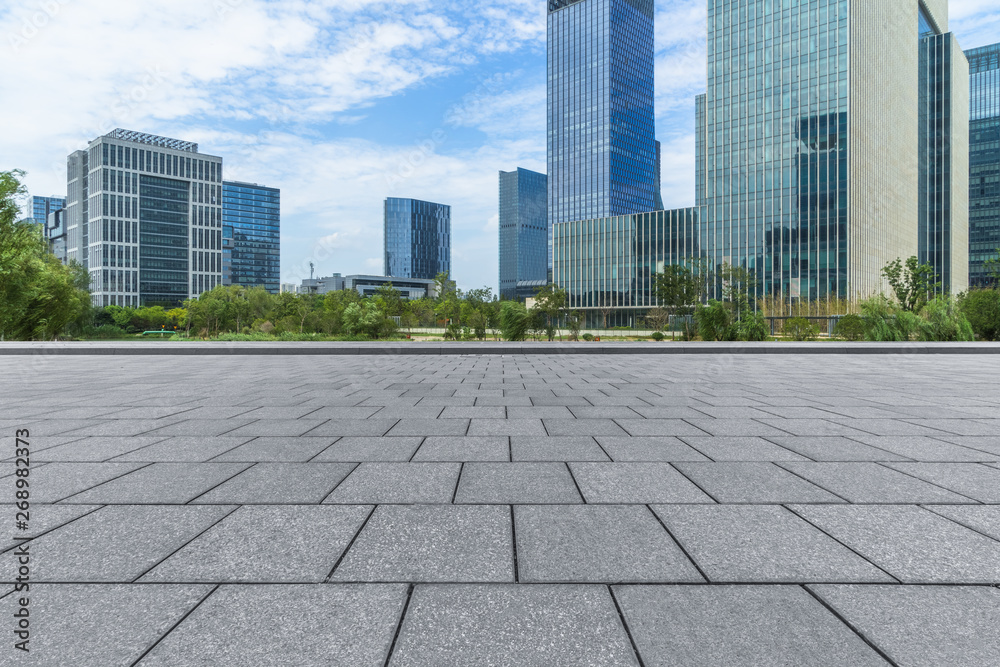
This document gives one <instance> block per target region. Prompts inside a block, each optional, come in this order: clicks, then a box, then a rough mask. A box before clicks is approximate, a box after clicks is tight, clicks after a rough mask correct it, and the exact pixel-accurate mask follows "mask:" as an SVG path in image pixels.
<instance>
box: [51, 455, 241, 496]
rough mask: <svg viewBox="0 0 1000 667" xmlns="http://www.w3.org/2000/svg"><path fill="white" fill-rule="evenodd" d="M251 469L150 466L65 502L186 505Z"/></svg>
mask: <svg viewBox="0 0 1000 667" xmlns="http://www.w3.org/2000/svg"><path fill="white" fill-rule="evenodd" d="M122 465H125V464H122ZM250 465H251V464H249V463H153V464H150V465H148V466H146V467H144V468H141V469H140V470H136V471H135V472H130V473H129V474H127V475H122V476H121V477H117V478H115V479H113V480H111V481H108V482H105V483H104V484H101V485H98V486H94V487H93V488H90V489H88V490H87V491H83V492H81V493H78V494H76V495H74V496H72V497H70V498H67V499H65V500H64V502H67V503H100V504H114V505H144V504H151V505H157V504H177V503H186V502H188V501H190V500H194V499H195V498H197V497H198V496H200V495H201V494H203V493H205V492H206V491H208V490H209V489H211V488H212V487H214V486H216V485H218V484H221V483H223V482H224V481H226V480H227V479H229V478H230V477H233V476H235V475H237V474H239V473H240V472H242V471H243V470H246V469H247V468H249V467H250Z"/></svg>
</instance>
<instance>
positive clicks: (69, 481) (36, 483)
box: [12, 463, 145, 503]
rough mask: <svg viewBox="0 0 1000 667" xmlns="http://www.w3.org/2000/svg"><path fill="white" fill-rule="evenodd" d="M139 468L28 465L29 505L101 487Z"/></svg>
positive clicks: (135, 465) (137, 465) (128, 465)
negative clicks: (29, 475) (30, 467)
mask: <svg viewBox="0 0 1000 667" xmlns="http://www.w3.org/2000/svg"><path fill="white" fill-rule="evenodd" d="M143 465H145V464H143V463H49V464H45V465H41V466H32V470H31V501H32V502H33V503H54V502H56V501H59V500H62V499H63V498H66V497H68V496H72V495H74V494H76V493H79V492H81V491H84V490H85V489H89V488H91V487H94V486H97V485H99V484H102V483H104V482H106V481H108V480H109V479H114V478H116V477H120V476H122V475H126V474H128V473H130V472H132V471H134V470H137V469H139V468H141V467H142V466H143ZM12 472H13V471H12ZM81 502H83V501H81Z"/></svg>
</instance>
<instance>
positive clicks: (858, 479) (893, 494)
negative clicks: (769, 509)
mask: <svg viewBox="0 0 1000 667" xmlns="http://www.w3.org/2000/svg"><path fill="white" fill-rule="evenodd" d="M780 465H781V466H782V467H783V468H786V469H787V470H791V471H792V472H794V473H795V474H797V475H800V476H802V477H804V478H805V479H807V480H809V481H810V482H813V483H814V484H817V485H818V486H821V487H823V488H824V489H826V490H828V491H830V492H831V493H835V494H837V495H838V496H840V497H841V498H844V499H845V500H847V501H849V502H852V503H968V502H969V498H967V497H965V496H960V495H958V494H957V493H952V492H950V491H947V490H946V489H942V488H941V487H939V486H935V485H933V484H929V483H927V482H924V481H922V480H919V479H916V478H914V477H910V476H909V475H904V474H903V473H901V472H897V471H895V470H891V469H889V468H886V467H885V466H882V465H879V464H878V463H871V462H857V463H833V462H823V463H794V462H793V463H781V464H780Z"/></svg>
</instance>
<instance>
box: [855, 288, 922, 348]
mask: <svg viewBox="0 0 1000 667" xmlns="http://www.w3.org/2000/svg"><path fill="white" fill-rule="evenodd" d="M861 318H862V319H863V320H864V323H865V339H866V340H870V341H874V342H900V341H908V340H912V339H913V338H914V337H915V336H916V333H917V331H918V330H919V329H920V322H919V320H920V318H919V317H917V316H916V315H914V314H913V313H912V312H909V311H906V310H899V309H897V307H896V306H894V305H893V303H892V302H891V301H889V299H888V298H886V296H885V295H879V296H875V297H872V298H870V299H865V300H864V301H862V302H861Z"/></svg>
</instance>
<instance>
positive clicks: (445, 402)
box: [416, 396, 476, 407]
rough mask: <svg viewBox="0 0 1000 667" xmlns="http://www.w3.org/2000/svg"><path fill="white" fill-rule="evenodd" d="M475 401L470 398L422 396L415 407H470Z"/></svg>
mask: <svg viewBox="0 0 1000 667" xmlns="http://www.w3.org/2000/svg"><path fill="white" fill-rule="evenodd" d="M475 404H476V399H475V398H474V397H472V396H424V397H423V398H421V399H420V400H419V401H418V402H417V405H416V407H432V406H437V407H472V406H473V405H475Z"/></svg>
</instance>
